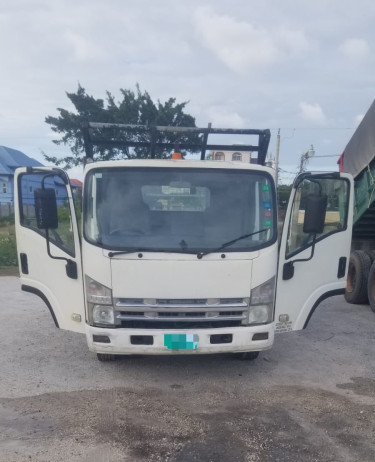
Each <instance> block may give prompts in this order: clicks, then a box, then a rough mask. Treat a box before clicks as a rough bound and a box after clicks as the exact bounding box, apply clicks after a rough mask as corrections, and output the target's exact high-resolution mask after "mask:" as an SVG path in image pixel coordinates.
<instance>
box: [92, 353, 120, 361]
mask: <svg viewBox="0 0 375 462" xmlns="http://www.w3.org/2000/svg"><path fill="white" fill-rule="evenodd" d="M96 355H97V357H98V359H99V361H103V362H107V361H115V360H116V359H117V355H111V354H109V353H97V354H96Z"/></svg>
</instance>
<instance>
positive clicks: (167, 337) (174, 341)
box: [164, 334, 199, 350]
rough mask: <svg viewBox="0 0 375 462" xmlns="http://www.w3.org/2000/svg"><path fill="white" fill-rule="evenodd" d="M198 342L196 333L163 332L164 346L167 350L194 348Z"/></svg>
mask: <svg viewBox="0 0 375 462" xmlns="http://www.w3.org/2000/svg"><path fill="white" fill-rule="evenodd" d="M198 342H199V337H198V335H197V334H164V346H165V347H167V348H168V350H196V349H197V348H198Z"/></svg>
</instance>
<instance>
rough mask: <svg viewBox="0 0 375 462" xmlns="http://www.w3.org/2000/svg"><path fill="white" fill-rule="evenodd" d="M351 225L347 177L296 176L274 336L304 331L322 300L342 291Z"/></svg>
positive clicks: (349, 180) (285, 235) (350, 185)
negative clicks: (279, 333)
mask: <svg viewBox="0 0 375 462" xmlns="http://www.w3.org/2000/svg"><path fill="white" fill-rule="evenodd" d="M352 222H353V180H352V178H351V176H350V175H347V174H343V173H341V174H340V173H329V174H328V173H325V174H311V173H303V174H301V175H299V176H298V177H297V179H296V181H295V182H294V185H293V188H292V191H291V196H290V200H289V205H288V210H287V214H286V217H285V222H284V228H283V233H282V238H281V244H280V252H279V267H278V281H277V295H276V306H275V329H276V332H287V331H291V330H300V329H303V328H305V327H306V325H307V323H308V321H309V319H310V317H311V315H312V314H313V312H314V310H315V308H316V307H317V306H318V305H319V303H320V302H321V301H323V300H324V299H325V298H327V297H330V296H332V295H339V294H343V293H344V291H345V286H346V275H347V270H348V265H349V255H350V245H351V235H352Z"/></svg>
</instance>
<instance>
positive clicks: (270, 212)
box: [264, 210, 272, 218]
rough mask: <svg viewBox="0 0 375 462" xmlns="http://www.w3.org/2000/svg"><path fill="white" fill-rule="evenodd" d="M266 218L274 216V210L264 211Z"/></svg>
mask: <svg viewBox="0 0 375 462" xmlns="http://www.w3.org/2000/svg"><path fill="white" fill-rule="evenodd" d="M264 217H265V218H272V210H265V211H264Z"/></svg>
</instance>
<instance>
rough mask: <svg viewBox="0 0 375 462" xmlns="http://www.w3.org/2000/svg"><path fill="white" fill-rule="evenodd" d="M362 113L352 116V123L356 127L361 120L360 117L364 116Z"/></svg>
mask: <svg viewBox="0 0 375 462" xmlns="http://www.w3.org/2000/svg"><path fill="white" fill-rule="evenodd" d="M364 116H365V115H364V114H357V115H356V116H355V117H354V125H355V126H356V127H357V126H358V125H359V124H360V123H361V122H362V119H363V118H364Z"/></svg>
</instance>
